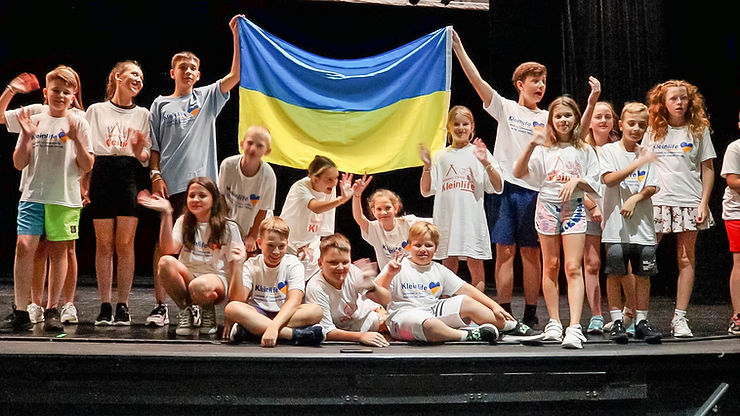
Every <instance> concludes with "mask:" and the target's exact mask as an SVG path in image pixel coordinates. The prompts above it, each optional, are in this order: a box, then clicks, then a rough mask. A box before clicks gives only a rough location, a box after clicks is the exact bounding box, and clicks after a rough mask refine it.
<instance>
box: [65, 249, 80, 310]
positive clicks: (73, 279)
mask: <svg viewBox="0 0 740 416" xmlns="http://www.w3.org/2000/svg"><path fill="white" fill-rule="evenodd" d="M66 243H67V275H66V276H65V277H64V286H62V299H63V300H64V303H67V302H69V303H75V293H76V292H77V252H76V251H75V246H76V244H75V240H70V241H67V242H66Z"/></svg>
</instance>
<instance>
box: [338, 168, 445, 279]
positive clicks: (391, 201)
mask: <svg viewBox="0 0 740 416" xmlns="http://www.w3.org/2000/svg"><path fill="white" fill-rule="evenodd" d="M371 180H373V177H372V176H370V177H367V176H363V177H362V179H357V180H356V181H355V184H354V185H353V186H352V187H353V196H352V216H353V217H354V219H355V222H356V223H357V225H359V226H360V231H361V232H362V238H363V239H365V241H367V242H368V244H370V245H371V246H373V249H375V258H376V259H377V261H378V267H379V268H380V269H381V270H382V269H383V267H385V265H386V264H388V262H389V261H391V260H393V258H394V255H395V253H396V252H401V253H404V254H406V253H405V250H404V248H405V247H406V245H407V237H408V235H409V229H410V228H411V226H412V225H414V224H415V223H416V222H417V221H427V222H431V219H424V218H418V217H417V216H415V215H403V216H402V215H401V209H402V207H403V204H402V203H401V198H400V197H399V196H398V195H396V193H395V192H393V191H389V190H388V189H376V190H375V192H373V193H372V195H370V197H369V198H368V199H367V204H368V208H369V211H370V215H371V217H373V218H374V219H373V220H369V219H367V217H365V214H364V213H363V212H362V193H363V192H364V191H365V188H367V185H368V184H369V183H370V181H371Z"/></svg>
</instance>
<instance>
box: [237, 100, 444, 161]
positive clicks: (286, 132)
mask: <svg viewBox="0 0 740 416" xmlns="http://www.w3.org/2000/svg"><path fill="white" fill-rule="evenodd" d="M449 104H450V92H449V91H439V92H435V93H433V94H429V95H424V96H420V97H415V98H410V99H407V100H401V101H399V102H396V103H394V104H391V105H389V106H387V107H384V108H381V109H378V110H374V111H366V112H335V111H327V110H312V109H306V108H303V107H298V106H295V105H292V104H288V103H285V102H282V101H280V100H278V99H276V98H271V97H268V96H266V95H264V94H262V93H260V92H257V91H253V90H246V89H243V88H240V89H239V108H240V115H241V116H240V118H239V143H240V146H239V148H240V149H241V141H242V139H243V137H244V132H245V131H246V129H247V128H248V127H249V126H252V125H262V126H265V127H267V128H268V129H269V130H270V132H271V133H272V152H271V153H270V154H269V155H267V156H265V157H264V160H265V161H267V162H272V163H276V164H279V165H284V166H290V167H293V168H297V169H306V168H307V167H308V164H309V163H310V162H311V160H313V158H314V156H315V155H324V156H328V157H329V158H331V159H332V160H333V161H334V163H336V164H337V167H338V168H339V170H340V171H343V172H352V173H365V172H366V173H378V172H386V171H390V170H396V169H403V168H408V167H412V166H420V165H421V160H420V159H419V152H418V146H419V143H424V144H425V145H426V146H427V147H429V148H430V149H431V150H432V152H434V151H436V150H438V149H441V148H442V147H443V146H444V143H445V121H446V119H447V117H446V114H447V109H448V108H449ZM420 120H421V121H420ZM427 120H428V122H427Z"/></svg>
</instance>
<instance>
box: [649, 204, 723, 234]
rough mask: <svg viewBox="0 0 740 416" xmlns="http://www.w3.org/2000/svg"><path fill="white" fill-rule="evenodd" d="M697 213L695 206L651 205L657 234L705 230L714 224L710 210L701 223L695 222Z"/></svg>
mask: <svg viewBox="0 0 740 416" xmlns="http://www.w3.org/2000/svg"><path fill="white" fill-rule="evenodd" d="M698 213H699V209H698V208H697V207H693V208H687V207H669V206H666V205H657V206H654V207H653V219H654V221H655V232H656V233H658V234H666V233H681V232H684V231H697V230H706V229H707V228H709V227H711V226H713V225H714V218H713V217H712V213H711V211H710V212H709V213H708V214H709V218H707V219H706V220H705V221H704V222H703V223H702V224H697V223H696V216H697V215H698Z"/></svg>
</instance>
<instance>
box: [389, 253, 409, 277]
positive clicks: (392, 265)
mask: <svg viewBox="0 0 740 416" xmlns="http://www.w3.org/2000/svg"><path fill="white" fill-rule="evenodd" d="M404 257H406V255H405V254H404V253H403V252H402V250H398V251H396V252H395V253H393V260H391V261H389V262H388V266H387V267H388V273H390V274H391V276H395V275H397V274H398V272H400V271H401V260H403V258H404Z"/></svg>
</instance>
